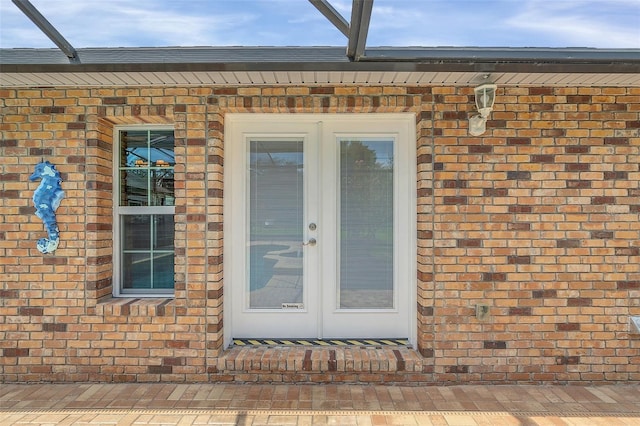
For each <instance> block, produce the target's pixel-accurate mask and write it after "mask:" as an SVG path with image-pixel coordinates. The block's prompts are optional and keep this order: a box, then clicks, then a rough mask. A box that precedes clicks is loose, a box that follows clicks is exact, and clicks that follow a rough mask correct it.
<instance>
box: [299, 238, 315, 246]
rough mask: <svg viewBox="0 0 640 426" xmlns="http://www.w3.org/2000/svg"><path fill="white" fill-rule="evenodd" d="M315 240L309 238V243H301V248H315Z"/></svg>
mask: <svg viewBox="0 0 640 426" xmlns="http://www.w3.org/2000/svg"><path fill="white" fill-rule="evenodd" d="M316 242H317V241H316V239H315V238H309V241H307V242H306V243H302V245H303V246H315V245H316Z"/></svg>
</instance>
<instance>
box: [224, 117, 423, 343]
mask: <svg viewBox="0 0 640 426" xmlns="http://www.w3.org/2000/svg"><path fill="white" fill-rule="evenodd" d="M415 150H416V148H415V117H414V116H413V115H412V114H350V115H346V114H344V115H329V114H323V115H320V114H288V115H287V114H278V115H276V114H228V115H226V116H225V211H224V218H225V219H224V221H225V251H224V259H225V278H224V279H225V325H226V327H225V330H227V331H226V334H225V339H226V340H227V341H229V340H230V339H231V338H232V337H236V338H267V337H272V338H350V337H353V338H366V337H370V338H382V337H388V338H392V337H393V338H410V339H411V340H413V334H415V332H414V331H413V330H414V328H415V324H414V319H415V309H414V306H415V270H416V264H415V244H416V240H415V220H416V216H415V204H416V200H415ZM229 299H231V300H229ZM229 323H230V327H229ZM229 328H230V329H231V331H229V330H228V329H229Z"/></svg>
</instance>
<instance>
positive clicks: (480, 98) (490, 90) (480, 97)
mask: <svg viewBox="0 0 640 426" xmlns="http://www.w3.org/2000/svg"><path fill="white" fill-rule="evenodd" d="M497 88H498V86H496V85H495V84H483V85H481V86H478V87H476V88H475V89H473V91H474V92H475V94H476V107H477V108H478V112H479V113H480V115H481V116H482V117H483V118H487V117H488V116H489V113H490V112H491V111H492V110H493V102H494V101H495V100H496V89H497Z"/></svg>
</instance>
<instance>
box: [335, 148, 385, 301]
mask: <svg viewBox="0 0 640 426" xmlns="http://www.w3.org/2000/svg"><path fill="white" fill-rule="evenodd" d="M393 167H394V165H393V140H388V139H387V140H370V139H349V140H341V141H340V259H339V268H340V285H339V300H340V303H339V307H340V308H342V309H390V308H393V299H394V298H393V290H394V286H393V275H394V274H393Z"/></svg>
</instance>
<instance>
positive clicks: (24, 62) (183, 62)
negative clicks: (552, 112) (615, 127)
mask: <svg viewBox="0 0 640 426" xmlns="http://www.w3.org/2000/svg"><path fill="white" fill-rule="evenodd" d="M366 53H367V54H366V56H364V57H361V58H360V59H359V60H358V61H351V60H349V58H348V57H346V56H345V55H344V48H341V47H157V48H86V49H77V56H78V58H79V62H76V63H70V62H69V59H68V57H67V56H66V55H65V54H64V53H62V52H61V51H60V50H57V49H1V50H0V86H2V87H25V86H87V85H88V86H120V85H134V86H139V85H170V84H183V85H202V84H206V85H229V84H254V85H269V84H371V85H373V84H425V85H427V84H428V85H451V84H454V85H469V84H478V83H482V82H486V81H491V82H493V83H496V84H500V85H551V86H558V85H560V86H566V85H573V86H576V85H580V86H592V85H599V86H627V87H630V86H640V49H587V48H557V49H552V48H409V47H408V48H385V47H373V48H367V51H366Z"/></svg>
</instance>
